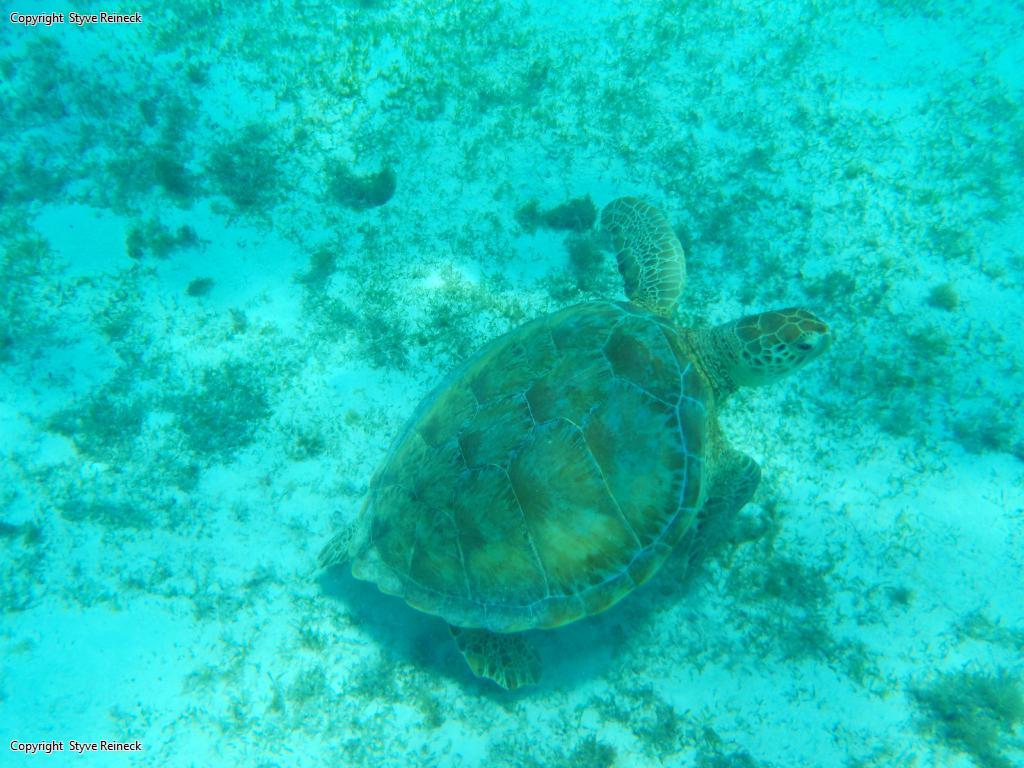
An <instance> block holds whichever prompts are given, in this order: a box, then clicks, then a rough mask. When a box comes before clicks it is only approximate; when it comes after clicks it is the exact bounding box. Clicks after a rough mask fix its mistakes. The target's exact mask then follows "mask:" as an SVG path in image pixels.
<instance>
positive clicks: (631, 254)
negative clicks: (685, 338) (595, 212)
mask: <svg viewBox="0 0 1024 768" xmlns="http://www.w3.org/2000/svg"><path fill="white" fill-rule="evenodd" d="M601 227H602V229H604V230H605V231H607V232H609V233H610V234H611V236H612V240H613V242H614V244H615V251H616V253H615V258H616V260H617V261H618V264H619V272H621V273H622V280H623V282H624V283H625V286H626V295H627V296H628V297H629V300H630V301H632V302H633V303H634V304H637V305H639V306H641V307H643V308H644V309H647V310H650V311H651V312H654V313H655V314H657V315H661V316H662V317H671V316H672V313H673V312H674V311H675V308H676V304H677V303H678V301H679V296H680V295H681V294H682V292H683V285H684V284H685V283H686V259H685V257H684V255H683V246H681V245H680V244H679V238H678V237H676V233H675V232H673V231H672V227H671V225H670V224H669V223H668V219H666V218H665V214H663V213H662V212H661V211H660V210H658V209H657V208H655V207H654V206H653V205H651V204H650V203H646V202H644V201H643V200H640V199H639V198H636V197H620V198H618V199H617V200H612V202H610V203H608V205H606V206H605V207H604V210H603V211H602V212H601Z"/></svg>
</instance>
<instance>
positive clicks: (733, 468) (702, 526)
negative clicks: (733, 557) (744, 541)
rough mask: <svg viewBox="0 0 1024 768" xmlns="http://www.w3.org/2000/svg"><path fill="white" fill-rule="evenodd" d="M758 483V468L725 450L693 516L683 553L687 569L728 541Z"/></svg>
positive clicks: (752, 462) (751, 460)
mask: <svg viewBox="0 0 1024 768" xmlns="http://www.w3.org/2000/svg"><path fill="white" fill-rule="evenodd" d="M760 482H761V467H759V466H758V465H757V462H756V461H754V460H753V459H752V458H750V457H749V456H747V455H746V454H745V453H740V452H739V451H736V450H733V449H732V448H725V449H723V450H722V452H721V453H720V454H719V456H718V458H717V459H716V461H715V464H714V468H713V469H712V472H711V477H710V478H709V487H710V489H711V490H710V492H709V493H708V497H707V501H705V502H704V506H703V507H701V510H700V512H698V513H697V519H696V520H695V521H694V525H693V527H692V528H691V529H690V535H689V541H688V542H686V544H685V545H684V546H685V551H686V556H687V560H688V563H689V567H690V568H692V567H694V566H696V565H699V564H700V562H701V561H703V560H704V559H705V558H706V557H707V556H708V555H709V554H711V553H713V552H715V551H716V550H717V549H718V548H719V547H721V546H722V545H723V544H724V543H725V542H726V540H727V539H728V538H729V534H730V532H731V530H732V525H733V521H734V520H735V519H736V515H737V514H738V513H739V511H740V510H741V509H743V506H744V505H745V504H746V503H747V502H748V501H750V499H751V498H753V496H754V491H756V490H757V485H758V483H760Z"/></svg>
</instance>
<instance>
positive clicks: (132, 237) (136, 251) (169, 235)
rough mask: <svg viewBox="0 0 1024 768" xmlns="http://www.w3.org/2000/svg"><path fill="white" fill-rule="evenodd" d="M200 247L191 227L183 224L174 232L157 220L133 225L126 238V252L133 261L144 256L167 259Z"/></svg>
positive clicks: (151, 219) (147, 220)
mask: <svg viewBox="0 0 1024 768" xmlns="http://www.w3.org/2000/svg"><path fill="white" fill-rule="evenodd" d="M198 245H200V240H199V235H197V234H196V231H195V230H194V229H192V227H190V226H189V225H187V224H183V225H181V226H180V227H178V229H177V230H175V231H173V232H172V231H171V229H170V227H168V226H167V225H165V224H163V223H162V222H161V221H159V220H158V219H155V218H150V219H145V220H143V221H139V222H135V223H133V224H132V225H131V226H130V227H128V231H127V233H126V234H125V238H124V247H125V250H126V251H127V253H128V255H129V256H130V257H131V258H133V259H141V258H143V257H144V256H154V257H156V258H158V259H166V258H168V257H169V256H170V255H171V254H172V253H173V252H174V251H177V250H181V249H186V248H194V247H196V246H198Z"/></svg>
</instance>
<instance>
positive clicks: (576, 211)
mask: <svg viewBox="0 0 1024 768" xmlns="http://www.w3.org/2000/svg"><path fill="white" fill-rule="evenodd" d="M516 221H517V222H518V223H519V226H521V227H522V228H523V230H524V231H525V232H536V231H537V228H538V227H545V228H547V229H564V230H569V231H571V232H586V231H587V230H588V229H590V228H591V227H593V226H594V222H595V221H597V207H596V206H595V205H594V201H593V200H591V199H590V195H586V196H585V197H576V198H573V199H572V200H568V201H566V202H564V203H562V204H561V205H556V206H555V207H554V208H548V209H541V207H540V203H538V202H537V201H536V200H530V201H529V202H527V203H526V204H525V205H524V206H522V207H521V208H520V209H519V210H518V211H516Z"/></svg>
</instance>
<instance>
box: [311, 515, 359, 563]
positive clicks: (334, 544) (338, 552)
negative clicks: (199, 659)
mask: <svg viewBox="0 0 1024 768" xmlns="http://www.w3.org/2000/svg"><path fill="white" fill-rule="evenodd" d="M358 528H359V526H358V525H357V524H355V523H353V524H351V525H347V526H345V527H344V528H342V529H341V530H340V531H339V532H338V533H336V534H335V535H334V536H332V537H331V540H330V541H328V542H327V543H326V544H325V545H324V548H323V549H321V550H320V554H318V555H317V556H316V562H317V565H318V566H320V567H321V568H330V567H331V566H332V565H341V564H342V563H345V562H348V559H349V553H350V552H351V551H352V550H351V547H352V540H353V539H354V538H355V535H356V531H357V530H358Z"/></svg>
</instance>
